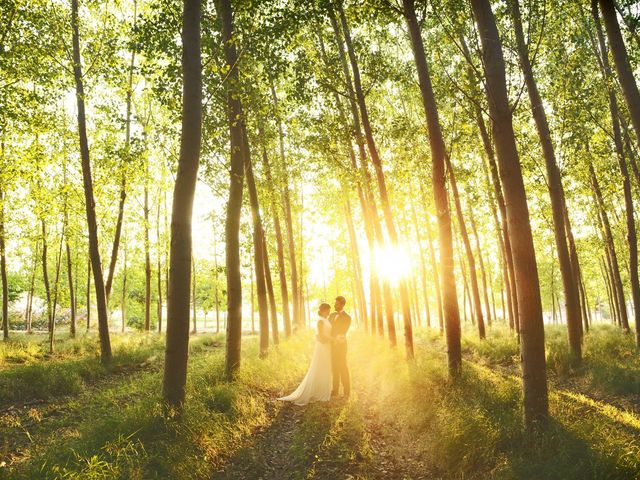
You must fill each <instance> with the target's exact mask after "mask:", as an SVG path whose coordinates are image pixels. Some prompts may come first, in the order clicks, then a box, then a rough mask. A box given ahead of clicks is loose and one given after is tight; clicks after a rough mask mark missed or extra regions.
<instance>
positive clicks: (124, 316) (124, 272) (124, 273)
mask: <svg viewBox="0 0 640 480" xmlns="http://www.w3.org/2000/svg"><path fill="white" fill-rule="evenodd" d="M123 250H124V252H123V253H124V259H123V260H124V262H123V265H122V298H121V299H120V316H121V317H122V325H121V327H120V328H121V331H122V333H124V331H125V329H126V326H127V273H128V270H127V267H128V265H127V241H126V238H125V241H124V249H123Z"/></svg>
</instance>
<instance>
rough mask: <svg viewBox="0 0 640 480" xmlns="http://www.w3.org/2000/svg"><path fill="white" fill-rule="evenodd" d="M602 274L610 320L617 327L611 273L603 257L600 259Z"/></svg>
mask: <svg viewBox="0 0 640 480" xmlns="http://www.w3.org/2000/svg"><path fill="white" fill-rule="evenodd" d="M600 272H601V274H602V279H603V280H604V285H605V288H606V290H607V299H608V301H609V318H610V320H611V321H612V323H613V324H614V325H615V324H616V323H617V322H616V315H615V308H614V307H613V304H614V295H613V289H612V288H611V281H610V277H609V271H608V269H607V266H606V264H605V261H604V259H603V258H602V257H601V258H600Z"/></svg>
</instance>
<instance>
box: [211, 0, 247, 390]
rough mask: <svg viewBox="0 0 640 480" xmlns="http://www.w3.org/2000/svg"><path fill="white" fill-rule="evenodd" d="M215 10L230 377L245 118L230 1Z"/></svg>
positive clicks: (235, 347)
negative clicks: (222, 93)
mask: <svg viewBox="0 0 640 480" xmlns="http://www.w3.org/2000/svg"><path fill="white" fill-rule="evenodd" d="M215 5H216V11H217V13H218V17H219V18H220V23H221V24H222V40H223V42H224V56H225V62H226V64H227V68H228V69H229V70H228V74H227V75H226V77H225V79H226V81H225V83H226V90H227V117H228V120H229V132H230V145H231V169H230V179H229V200H228V203H227V218H226V223H225V253H226V263H227V317H226V322H227V345H226V357H225V374H226V376H227V378H232V377H233V374H234V372H235V371H236V370H237V369H238V368H239V367H240V346H241V340H242V276H241V274H240V213H241V210H242V190H243V185H244V162H243V156H242V148H243V147H242V144H243V137H242V129H243V124H244V117H243V112H242V102H241V101H240V97H239V95H238V93H237V89H238V52H237V48H236V39H235V37H234V27H233V11H232V8H231V1H230V0H217V1H216V3H215Z"/></svg>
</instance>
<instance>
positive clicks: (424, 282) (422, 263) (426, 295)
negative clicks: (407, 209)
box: [409, 184, 431, 328]
mask: <svg viewBox="0 0 640 480" xmlns="http://www.w3.org/2000/svg"><path fill="white" fill-rule="evenodd" d="M410 186H411V184H410ZM410 194H411V199H410V200H409V203H410V206H411V220H412V223H413V226H414V228H415V231H416V240H417V241H418V252H419V254H420V280H421V282H422V296H423V298H424V305H425V309H426V311H427V327H429V328H431V314H430V311H429V291H428V290H427V283H428V281H427V262H426V261H425V259H424V250H423V248H422V236H421V235H420V227H419V223H418V214H417V213H416V206H415V205H414V203H413V200H414V198H415V197H414V194H413V188H411V192H410Z"/></svg>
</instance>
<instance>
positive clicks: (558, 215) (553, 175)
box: [509, 0, 582, 361]
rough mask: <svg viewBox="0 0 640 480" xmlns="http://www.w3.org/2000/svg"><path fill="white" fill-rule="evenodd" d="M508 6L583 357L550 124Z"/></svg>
mask: <svg viewBox="0 0 640 480" xmlns="http://www.w3.org/2000/svg"><path fill="white" fill-rule="evenodd" d="M509 7H510V10H511V17H512V20H513V26H514V30H515V37H516V45H517V50H518V57H519V59H520V66H521V68H522V72H523V74H524V79H525V83H526V85H527V92H528V93H529V102H530V103H531V112H532V115H533V119H534V121H535V124H536V128H537V130H538V137H539V138H540V144H541V146H542V154H543V156H544V160H545V165H546V168H547V185H548V186H549V197H550V199H551V212H552V217H553V227H554V228H553V233H554V237H555V241H556V250H557V251H558V263H559V264H560V275H561V276H562V286H563V291H564V300H565V308H566V314H567V315H566V317H567V330H568V335H569V346H570V347H571V352H572V353H573V355H574V356H575V357H576V359H577V360H578V361H579V360H581V358H582V339H581V328H582V327H581V318H580V302H579V298H578V285H577V282H576V276H575V275H574V273H573V269H572V266H571V258H570V256H569V247H568V245H567V236H566V231H568V230H571V223H570V221H569V219H568V218H566V219H565V216H564V204H565V201H566V200H565V194H564V187H563V186H562V178H561V176H560V169H559V168H558V163H557V161H556V155H555V151H554V148H553V142H552V141H551V132H550V130H549V123H548V122H547V115H546V113H545V110H544V105H543V103H542V98H541V97H540V93H539V92H538V85H537V84H536V81H535V78H534V75H533V68H532V66H531V62H530V60H529V52H528V48H527V45H526V43H525V39H524V33H523V30H522V19H521V18H520V6H519V5H518V0H509Z"/></svg>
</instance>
